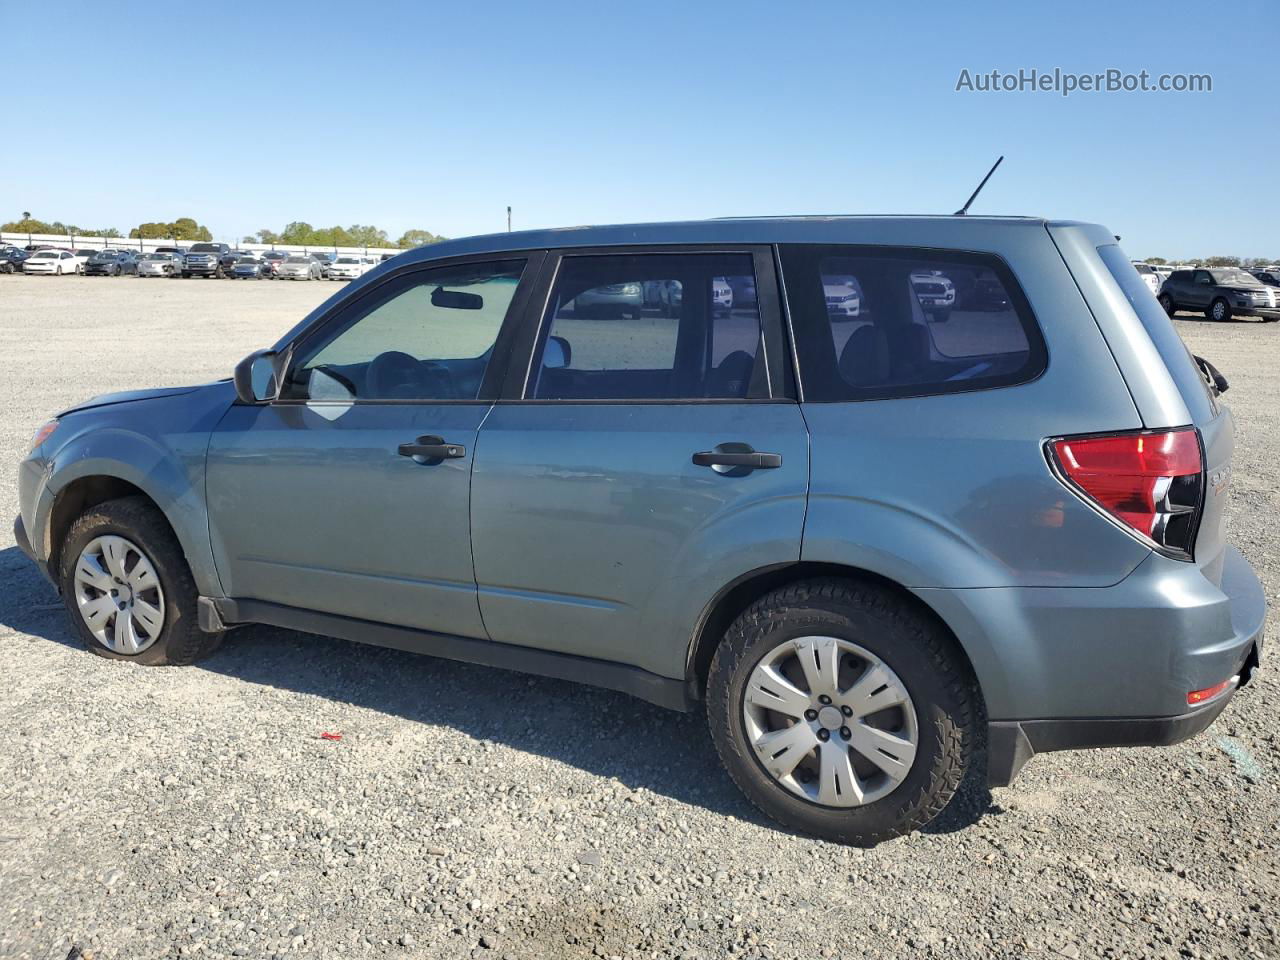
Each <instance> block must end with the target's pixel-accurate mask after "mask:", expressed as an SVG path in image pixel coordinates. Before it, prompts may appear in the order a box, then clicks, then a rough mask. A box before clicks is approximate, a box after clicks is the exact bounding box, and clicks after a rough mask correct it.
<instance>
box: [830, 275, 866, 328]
mask: <svg viewBox="0 0 1280 960" xmlns="http://www.w3.org/2000/svg"><path fill="white" fill-rule="evenodd" d="M822 284H823V286H822V293H823V296H824V297H825V299H826V304H827V315H828V316H830V317H834V318H835V319H837V320H852V319H853V318H854V317H856V316H857V315H858V314H859V313H860V312H861V310H862V293H861V291H860V290H859V289H858V281H857V280H856V279H854V278H853V277H851V276H847V275H844V274H825V275H824V276H823V278H822Z"/></svg>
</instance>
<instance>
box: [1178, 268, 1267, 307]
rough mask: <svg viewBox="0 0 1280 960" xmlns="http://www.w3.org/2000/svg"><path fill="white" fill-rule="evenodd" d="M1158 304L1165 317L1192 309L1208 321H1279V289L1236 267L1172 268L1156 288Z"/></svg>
mask: <svg viewBox="0 0 1280 960" xmlns="http://www.w3.org/2000/svg"><path fill="white" fill-rule="evenodd" d="M1160 306H1162V307H1164V311H1165V313H1167V314H1169V316H1173V315H1174V313H1175V312H1177V311H1178V310H1193V311H1201V312H1203V313H1204V315H1205V316H1206V317H1208V318H1209V319H1210V320H1230V319H1231V318H1232V317H1233V316H1239V317H1258V318H1259V319H1262V320H1280V290H1277V288H1276V287H1268V286H1267V285H1266V284H1264V283H1263V282H1262V281H1260V280H1259V279H1258V278H1257V277H1254V276H1253V275H1251V274H1249V273H1247V272H1246V271H1244V270H1241V269H1240V268H1239V267H1208V268H1203V267H1202V268H1200V269H1197V270H1175V271H1174V272H1173V273H1171V274H1170V275H1169V279H1168V280H1166V281H1165V282H1164V286H1163V287H1161V289H1160Z"/></svg>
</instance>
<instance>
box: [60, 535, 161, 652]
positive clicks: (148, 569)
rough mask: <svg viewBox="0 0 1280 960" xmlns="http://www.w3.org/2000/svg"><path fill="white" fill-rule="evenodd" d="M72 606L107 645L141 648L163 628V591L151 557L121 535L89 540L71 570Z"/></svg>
mask: <svg viewBox="0 0 1280 960" xmlns="http://www.w3.org/2000/svg"><path fill="white" fill-rule="evenodd" d="M75 593H76V607H77V608H78V609H79V611H80V616H81V618H83V620H84V622H85V625H86V626H87V627H88V628H89V630H90V632H91V633H92V634H93V635H94V636H95V637H97V638H98V640H99V642H101V643H102V645H103V646H104V647H106V648H107V649H109V650H113V651H115V652H116V653H122V654H134V653H141V652H142V651H143V650H146V649H147V648H148V647H149V646H151V645H152V644H153V643H155V642H156V640H158V639H159V638H160V631H161V630H163V629H164V591H163V590H161V589H160V578H159V577H157V576H156V570H155V567H154V566H152V564H151V560H150V559H149V558H148V557H147V555H146V554H145V553H143V552H142V551H141V550H140V549H139V548H138V547H137V546H136V545H135V544H133V543H131V542H129V541H128V540H126V539H125V538H124V537H117V536H105V537H97V538H95V539H93V540H91V541H90V542H89V543H88V545H87V546H85V548H84V549H83V550H82V551H80V559H79V560H78V561H77V562H76V573H75Z"/></svg>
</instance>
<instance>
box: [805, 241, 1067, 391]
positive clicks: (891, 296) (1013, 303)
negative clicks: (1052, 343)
mask: <svg viewBox="0 0 1280 960" xmlns="http://www.w3.org/2000/svg"><path fill="white" fill-rule="evenodd" d="M782 262H783V274H784V276H785V280H786V287H787V301H788V305H789V308H790V311H791V319H792V324H793V326H794V327H795V335H796V352H797V354H798V356H799V360H800V373H801V379H802V383H803V387H804V396H805V399H806V400H809V401H842V400H875V399H883V398H889V397H909V396H923V395H928V394H939V393H958V392H961V391H968V390H980V389H986V388H990V387H998V386H1008V385H1010V384H1014V383H1022V382H1025V381H1027V380H1031V379H1033V378H1035V377H1037V376H1039V375H1040V373H1041V372H1043V370H1044V368H1045V364H1046V362H1047V356H1046V351H1045V345H1044V340H1043V338H1042V337H1041V335H1040V331H1039V328H1038V327H1037V326H1036V323H1035V319H1034V317H1033V316H1032V313H1031V308H1030V306H1029V305H1028V303H1027V301H1026V298H1025V297H1024V296H1023V294H1022V291H1021V289H1020V288H1019V287H1018V285H1017V283H1016V281H1014V279H1013V276H1012V274H1011V273H1010V272H1009V269H1008V268H1007V267H1006V266H1005V265H1004V263H1003V262H1002V261H1000V260H999V259H998V258H996V257H990V256H985V255H981V254H969V253H958V252H950V251H948V252H943V251H934V250H919V249H901V248H886V247H853V246H829V247H811V246H789V247H784V248H783V250H782Z"/></svg>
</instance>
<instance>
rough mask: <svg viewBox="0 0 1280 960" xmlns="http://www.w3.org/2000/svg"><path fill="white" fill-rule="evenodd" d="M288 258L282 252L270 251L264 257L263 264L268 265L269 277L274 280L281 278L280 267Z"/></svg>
mask: <svg viewBox="0 0 1280 960" xmlns="http://www.w3.org/2000/svg"><path fill="white" fill-rule="evenodd" d="M288 256H289V255H288V254H287V253H285V252H283V251H281V250H268V251H267V252H266V253H264V254H263V255H262V262H263V263H265V264H266V265H267V275H268V276H269V277H270V278H271V279H272V280H275V279H276V278H277V277H279V276H280V267H281V265H282V264H283V263H284V261H285V258H286V257H288Z"/></svg>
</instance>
